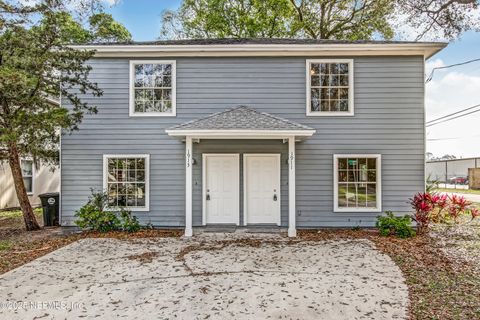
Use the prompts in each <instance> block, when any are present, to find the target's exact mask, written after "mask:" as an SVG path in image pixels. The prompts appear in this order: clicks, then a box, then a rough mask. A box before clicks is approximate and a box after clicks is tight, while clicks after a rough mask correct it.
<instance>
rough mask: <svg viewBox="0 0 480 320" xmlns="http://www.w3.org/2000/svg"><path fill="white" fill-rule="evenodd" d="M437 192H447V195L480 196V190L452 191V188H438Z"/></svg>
mask: <svg viewBox="0 0 480 320" xmlns="http://www.w3.org/2000/svg"><path fill="white" fill-rule="evenodd" d="M435 191H437V192H446V193H469V194H478V195H480V190H472V189H465V190H464V189H450V188H448V189H447V188H436V189H435Z"/></svg>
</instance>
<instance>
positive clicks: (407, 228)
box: [376, 211, 415, 238]
mask: <svg viewBox="0 0 480 320" xmlns="http://www.w3.org/2000/svg"><path fill="white" fill-rule="evenodd" d="M385 214H386V215H385V216H378V217H377V223H376V226H377V228H378V230H379V232H380V235H382V236H389V235H396V236H398V237H400V238H410V237H413V236H415V231H414V230H413V228H412V218H411V217H410V216H409V215H405V216H403V217H396V216H395V215H394V214H393V213H392V212H391V211H387V212H385Z"/></svg>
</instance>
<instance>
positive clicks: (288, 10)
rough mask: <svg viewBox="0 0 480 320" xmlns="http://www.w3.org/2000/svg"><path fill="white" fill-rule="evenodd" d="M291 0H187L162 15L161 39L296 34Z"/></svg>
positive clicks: (264, 36) (269, 36)
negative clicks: (293, 27) (293, 26)
mask: <svg viewBox="0 0 480 320" xmlns="http://www.w3.org/2000/svg"><path fill="white" fill-rule="evenodd" d="M292 14H293V8H292V7H291V5H290V3H289V0H184V1H183V2H182V4H181V6H180V8H179V9H178V10H177V11H173V10H167V11H165V12H163V14H162V29H161V37H162V38H167V39H169V38H260V37H262V38H274V37H288V36H293V35H294V34H295V31H294V30H292V29H291V26H292V23H293V19H292V17H293V16H292Z"/></svg>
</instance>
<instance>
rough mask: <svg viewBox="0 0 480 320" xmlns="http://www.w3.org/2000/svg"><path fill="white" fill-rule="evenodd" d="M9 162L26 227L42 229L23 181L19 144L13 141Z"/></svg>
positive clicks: (28, 229) (29, 229) (30, 229)
mask: <svg viewBox="0 0 480 320" xmlns="http://www.w3.org/2000/svg"><path fill="white" fill-rule="evenodd" d="M8 162H9V164H10V169H11V170H12V176H13V182H14V184H15V191H16V193H17V198H18V202H19V203H20V208H21V209H22V212H23V220H24V221H25V228H26V229H27V231H32V230H39V229H41V228H40V225H39V224H38V222H37V219H35V214H34V213H33V209H32V206H31V205H30V201H29V200H28V195H27V190H26V189H25V184H24V183H23V176H22V167H21V165H20V157H19V155H18V150H17V146H16V145H15V144H13V143H12V144H11V145H10V146H9V156H8Z"/></svg>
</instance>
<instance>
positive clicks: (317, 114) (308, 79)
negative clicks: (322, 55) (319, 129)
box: [305, 59, 355, 117]
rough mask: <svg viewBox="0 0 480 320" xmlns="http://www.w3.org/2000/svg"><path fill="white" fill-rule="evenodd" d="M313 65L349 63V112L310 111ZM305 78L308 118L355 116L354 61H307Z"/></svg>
mask: <svg viewBox="0 0 480 320" xmlns="http://www.w3.org/2000/svg"><path fill="white" fill-rule="evenodd" d="M312 63H348V111H334V112H330V111H328V112H327V111H311V109H310V104H311V101H310V98H311V92H310V85H311V77H310V65H311V64H312ZM305 69H306V70H305V77H306V84H307V90H306V91H307V103H306V104H307V105H306V110H307V117H339V116H340V117H345V116H346V117H349V116H353V115H354V114H355V113H354V105H353V101H354V98H353V94H354V90H353V87H354V82H353V81H354V77H353V73H354V70H353V59H307V60H306V62H305Z"/></svg>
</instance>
